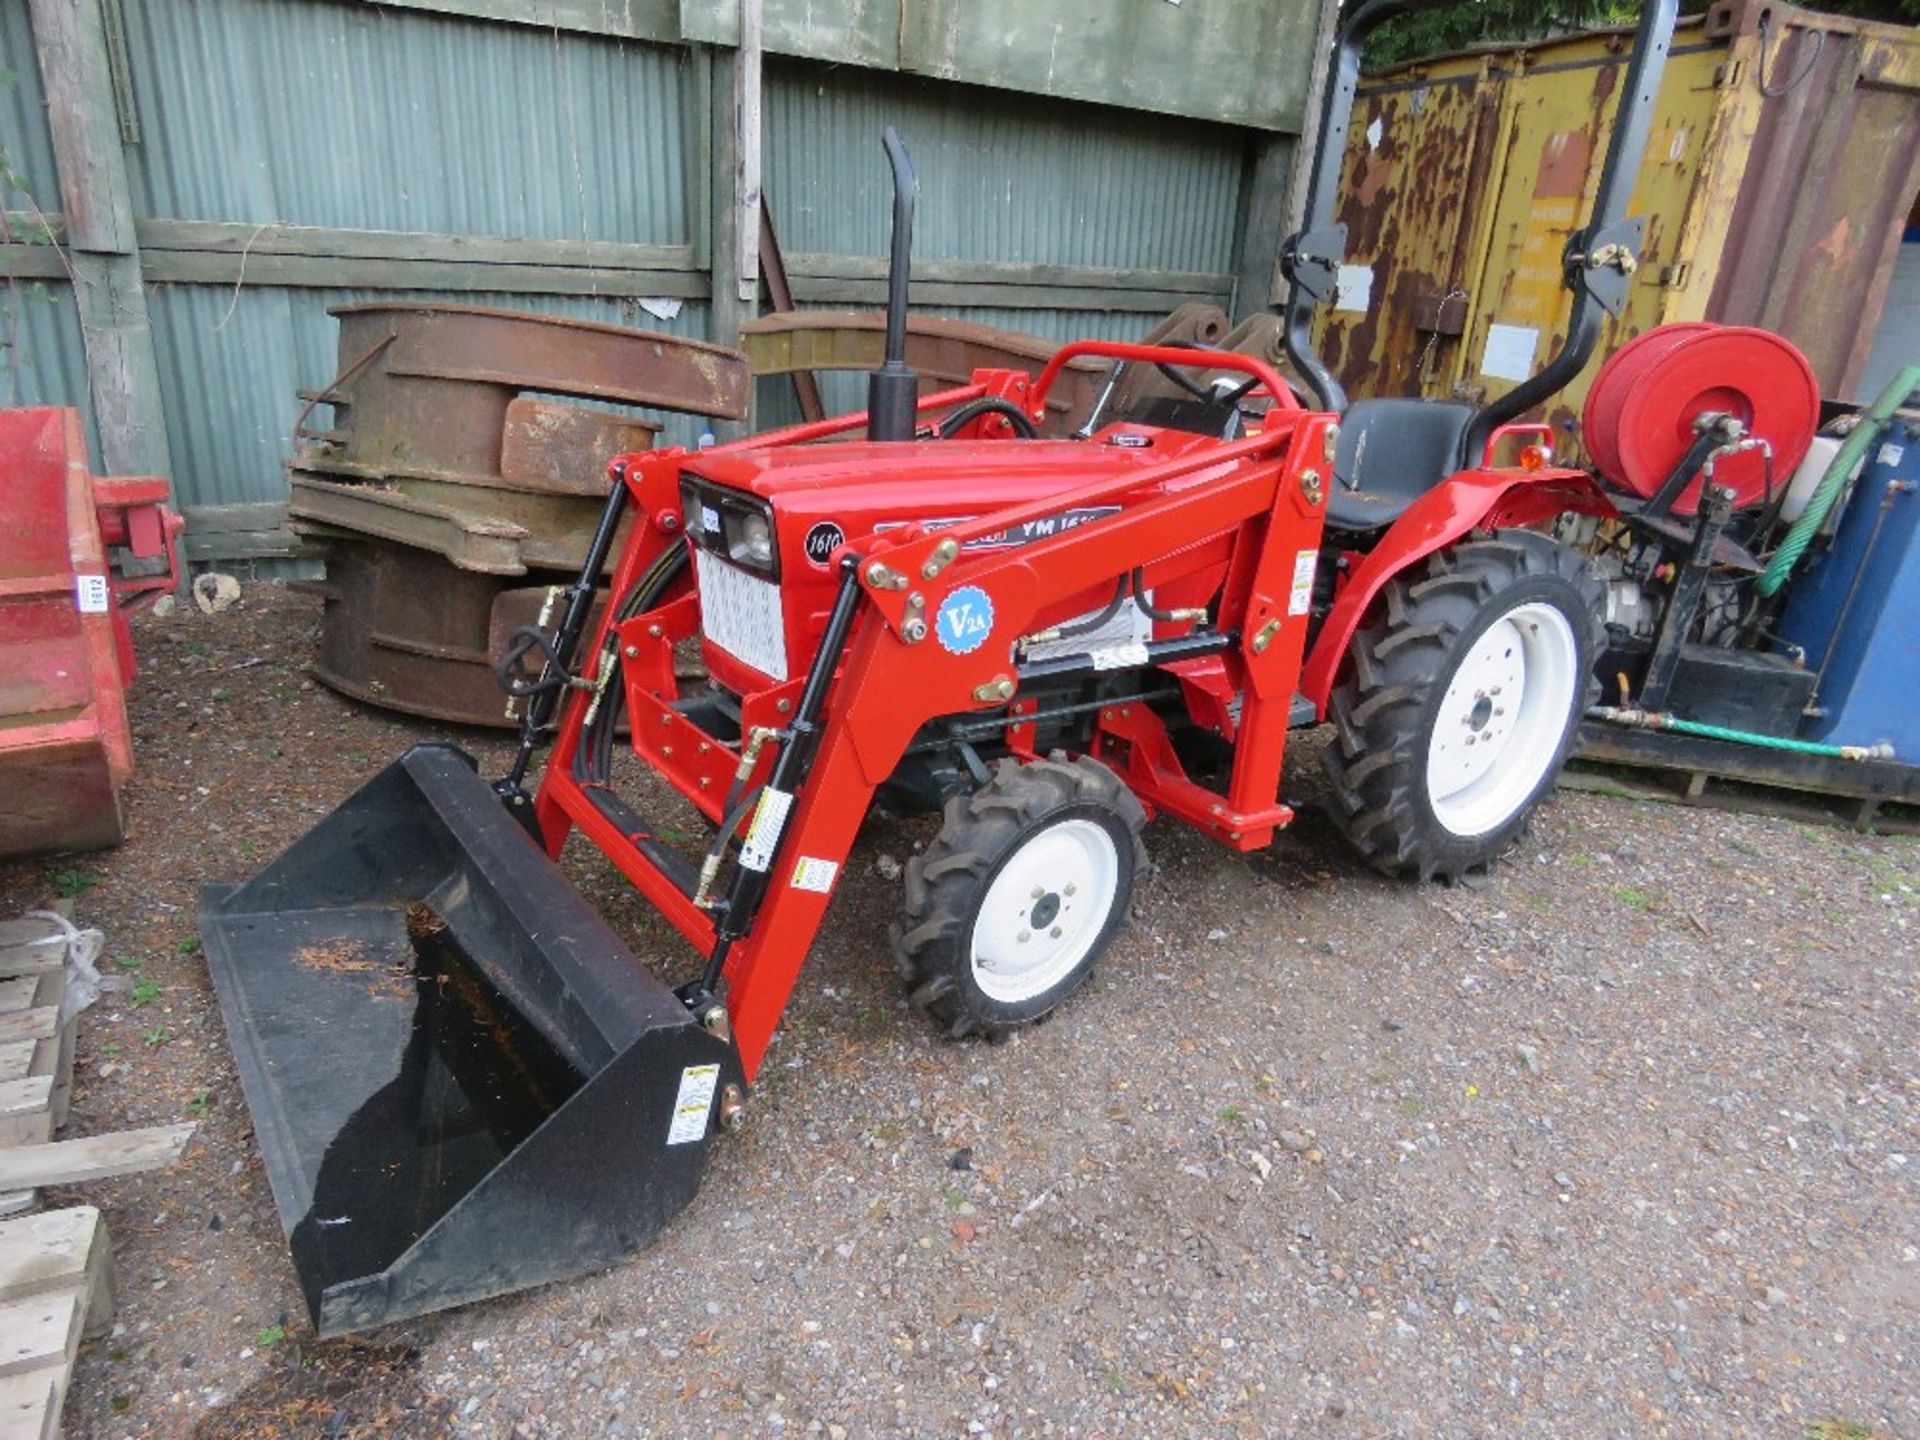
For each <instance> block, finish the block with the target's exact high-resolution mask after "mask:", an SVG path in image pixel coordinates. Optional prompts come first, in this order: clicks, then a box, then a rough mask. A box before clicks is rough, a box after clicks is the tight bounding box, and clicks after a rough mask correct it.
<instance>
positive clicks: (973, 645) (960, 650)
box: [933, 585, 993, 655]
mask: <svg viewBox="0 0 1920 1440" xmlns="http://www.w3.org/2000/svg"><path fill="white" fill-rule="evenodd" d="M933 633H934V636H935V637H936V638H937V639H938V640H939V641H940V648H941V649H943V650H945V651H947V652H948V653H950V654H953V655H971V654H972V653H973V652H974V651H976V650H978V649H979V648H980V647H981V646H982V645H984V644H986V643H987V636H989V635H991V634H992V633H993V600H992V597H990V596H989V595H988V594H987V592H986V591H984V590H982V589H981V588H980V587H979V586H978V585H962V586H961V587H960V588H959V589H958V590H955V591H954V592H953V593H952V594H951V595H949V596H947V598H946V599H944V600H942V601H941V602H940V608H939V610H938V611H936V612H935V614H934V617H933Z"/></svg>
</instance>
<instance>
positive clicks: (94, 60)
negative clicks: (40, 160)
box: [28, 0, 172, 475]
mask: <svg viewBox="0 0 1920 1440" xmlns="http://www.w3.org/2000/svg"><path fill="white" fill-rule="evenodd" d="M28 10H29V13H30V15H31V17H32V20H33V35H34V49H35V51H36V52H37V53H38V56H39V61H40V82H41V86H42V88H43V89H44V90H45V92H46V97H47V120H48V125H49V128H50V129H51V131H52V135H53V158H54V164H55V167H56V168H57V169H58V171H59V173H60V208H61V210H62V211H63V212H65V217H66V233H67V245H66V255H67V263H68V264H69V265H70V266H71V268H72V274H73V288H74V301H75V304H76V307H77V308H78V310H79V314H80V334H81V338H82V339H83V341H84V342H85V344H86V354H87V390H88V393H89V395H90V396H91V398H92V402H93V418H94V423H95V425H96V426H97V427H98V429H99V432H100V466H101V470H102V471H103V473H105V474H109V475H165V474H169V473H170V472H171V469H172V463H171V458H170V456H169V454H168V449H167V422H166V411H165V409H164V407H163V406H162V403H161V398H160V365H159V361H158V360H157V358H156V356H155V353H154V347H153V328H152V326H151V324H150V323H149V321H148V318H147V293H146V287H145V285H144V284H143V282H142V280H141V278H140V247H139V245H138V243H137V242H136V241H135V239H134V234H133V191H132V188H131V186H130V185H129V184H128V182H127V157H126V152H125V150H124V149H123V148H122V142H121V137H120V120H119V116H118V115H117V114H116V113H115V110H114V101H113V96H114V85H113V71H112V66H111V65H110V63H109V61H108V57H107V32H106V22H105V20H104V18H103V17H102V14H101V10H100V0H28Z"/></svg>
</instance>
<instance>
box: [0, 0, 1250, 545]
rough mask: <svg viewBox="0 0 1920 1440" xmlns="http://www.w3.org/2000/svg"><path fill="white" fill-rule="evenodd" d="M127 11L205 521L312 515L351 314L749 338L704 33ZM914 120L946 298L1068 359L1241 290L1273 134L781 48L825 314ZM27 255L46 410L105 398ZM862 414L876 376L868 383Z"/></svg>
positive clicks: (783, 159) (684, 425)
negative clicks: (311, 485) (243, 509)
mask: <svg viewBox="0 0 1920 1440" xmlns="http://www.w3.org/2000/svg"><path fill="white" fill-rule="evenodd" d="M109 13H110V14H111V13H118V14H122V15H124V19H125V30H124V51H123V58H124V70H123V73H124V75H125V77H126V82H127V83H126V85H125V86H124V87H123V89H122V93H121V94H120V96H119V97H118V99H119V102H120V109H119V120H120V126H121V130H122V134H123V137H124V138H125V139H126V141H127V145H126V153H127V156H128V168H129V181H130V185H131V189H132V195H133V202H134V212H135V226H136V231H137V233H138V236H139V242H140V246H141V252H142V255H141V258H142V268H143V271H144V273H145V275H146V278H147V286H146V288H147V302H148V307H149V313H150V316H151V323H152V330H153V335H154V343H155V347H156V351H157V354H158V360H159V366H160V372H161V379H160V388H161V392H162V400H163V405H164V412H165V418H166V427H167V438H168V444H169V449H170V453H171V461H172V475H173V480H174V484H175V489H176V496H177V499H178V501H179V502H180V503H181V504H183V505H184V506H185V507H187V508H188V509H189V511H192V510H194V509H196V508H198V507H205V506H225V505H245V504H261V503H264V502H278V501H282V500H284V498H285V495H286V488H285V480H284V476H283V474H282V471H281V468H280V463H279V462H280V460H281V457H282V456H283V455H284V453H285V451H286V447H287V435H288V431H289V429H290V427H291V424H292V421H293V418H294V415H295V413H296V412H297V410H298V408H299V402H298V401H297V399H296V398H295V391H296V390H298V389H314V388H318V387H319V386H321V385H323V384H324V383H325V382H326V381H327V380H328V379H329V377H330V376H331V375H332V374H333V372H334V369H335V363H336V362H335V340H334V325H333V322H332V321H331V319H329V317H328V316H327V314H326V311H327V309H328V307H330V306H334V305H338V304H342V303H347V302H350V301H355V300H367V299H378V298H382V297H386V298H392V297H394V296H396V295H400V296H402V297H404V298H428V297H443V298H447V299H458V300H463V301H467V302H470V303H479V304H487V305H501V306H509V307H515V308H525V309H532V310H541V311H546V312H548V313H554V314H561V315H568V316H575V317H579V318H583V319H594V320H601V321H610V322H613V323H625V324H632V325H636V326H639V327H642V328H650V329H664V330H669V331H672V332H674V333H678V334H687V335H693V336H697V337H702V338H721V339H730V338H731V337H730V336H729V337H712V336H709V335H708V330H709V328H710V307H709V305H708V304H707V303H706V300H707V296H708V293H709V287H710V284H711V282H710V279H709V262H710V254H711V242H710V234H711V231H712V226H713V223H714V222H713V216H714V215H715V213H716V211H715V207H716V205H724V204H725V203H726V201H725V199H724V197H723V198H721V199H719V200H716V198H715V196H714V195H713V193H712V192H713V189H714V182H713V180H712V178H711V176H712V169H711V163H712V162H711V157H710V155H709V153H708V144H709V132H710V129H711V125H712V119H711V117H712V115H713V113H714V109H715V107H714V105H713V100H712V89H711V87H712V85H713V83H714V80H713V76H714V62H713V61H712V59H711V55H710V52H708V51H706V50H704V49H703V48H701V47H697V46H694V47H688V46H676V45H665V44H654V43H648V42H643V41H636V40H631V39H621V38H619V37H616V36H609V35H606V34H589V33H581V32H573V31H568V30H565V29H559V28H537V27H533V26H528V25H516V24H508V23H495V22H492V21H487V20H477V19H470V18H464V17H460V16H449V15H443V14H438V13H434V12H432V11H430V10H419V9H406V8H393V7H389V6H383V5H368V4H360V3H341V0H197V3H193V4H174V3H168V4H125V5H123V6H119V7H110V9H109ZM0 43H4V65H5V67H6V68H7V69H8V70H10V71H12V72H13V73H12V76H11V78H10V80H9V81H8V83H6V84H5V85H4V86H0V145H4V146H5V147H6V149H7V152H8V154H9V155H10V156H11V157H12V162H13V164H14V167H15V169H17V170H19V171H20V172H21V173H22V174H24V175H25V176H26V177H27V181H28V184H29V185H30V187H31V189H32V191H33V194H34V196H35V197H36V200H37V201H38V203H39V204H40V205H41V206H42V207H43V208H45V209H47V210H49V211H54V210H56V209H57V206H58V196H59V186H58V184H57V177H56V175H55V172H54V159H53V152H52V149H51V147H50V144H49V139H48V133H47V125H46V115H45V101H44V99H43V97H42V95H41V91H40V85H39V76H38V72H37V62H36V59H35V56H34V52H33V46H32V36H31V33H30V28H29V25H28V20H27V4H26V0H0ZM888 122H892V123H895V124H897V125H899V126H900V127H901V129H902V131H903V133H904V134H905V135H906V136H907V139H908V141H909V143H910V144H911V146H912V148H913V151H914V156H915V160H916V163H917V166H918V169H919V174H920V183H921V192H922V201H921V206H920V212H919V228H918V232H917V235H916V246H915V258H916V264H917V268H918V267H926V266H931V267H933V270H934V272H935V273H934V274H933V275H931V276H925V275H923V276H919V277H917V280H916V298H917V301H918V303H919V304H920V305H921V306H922V307H923V308H925V309H927V310H928V311H931V312H933V313H941V314H953V315H959V316H962V317H964V318H967V319H972V320H978V321H982V322H984V323H988V324H995V325H1001V326H1006V327H1009V328H1016V329H1022V330H1026V331H1029V332H1032V333H1034V334H1038V335H1041V336H1044V337H1047V338H1050V339H1058V340H1065V339H1069V338H1077V337H1080V336H1087V335H1093V336H1105V337H1112V338H1122V337H1133V336H1137V335H1139V334H1140V333H1142V332H1143V331H1144V330H1145V329H1146V328H1147V327H1148V326H1150V325H1151V324H1152V323H1154V321H1155V319H1157V318H1158V316H1159V315H1163V314H1164V313H1165V312H1166V311H1167V310H1169V309H1171V308H1172V307H1173V306H1174V305H1175V304H1178V303H1180V302H1181V301H1182V300H1185V299H1211V300H1213V301H1214V302H1215V303H1220V304H1227V303H1229V302H1230V300H1231V298H1232V291H1233V285H1234V279H1233V277H1234V274H1235V272H1236V267H1237V266H1238V264H1239V255H1238V238H1237V237H1238V236H1239V234H1240V232H1241V230H1242V228H1243V226H1242V216H1243V211H1244V208H1245V204H1246V198H1245V197H1246V192H1247V188H1248V185H1249V183H1250V176H1251V161H1252V157H1253V154H1254V145H1255V137H1254V136H1253V135H1252V133H1251V132H1249V131H1246V130H1242V129H1238V128H1235V127H1232V126H1227V125H1220V124H1214V123H1209V122H1205V121H1196V120H1184V119H1178V118H1174V117H1170V116H1165V115H1155V116H1151V117H1149V116H1146V115H1143V114H1141V113H1139V112H1133V111H1127V110H1121V109H1116V108H1113V107H1108V106H1102V105H1093V104H1086V103H1080V102H1070V101H1061V100H1057V99H1047V98H1044V97H1039V96H1027V95H1021V94H1018V93H1015V92H1009V91H1006V90H989V89H985V88H981V87H976V86H969V85H963V84H958V83H953V82H948V81H939V80H931V79H926V78H921V77H914V76H903V75H896V74H888V73H883V72H875V71H863V70H858V69H852V68H844V67H836V66H828V65H823V64H818V63H815V62H811V61H801V60H789V59H780V58H770V59H769V61H768V63H767V68H766V79H765V118H764V149H763V155H764V166H765V189H766V193H767V195H768V197H769V200H770V203H771V205H772V207H773V211H774V215H775V219H776V223H777V224H778V226H779V229H780V236H781V241H782V245H783V248H784V249H785V251H786V252H787V254H788V256H789V262H790V265H791V267H792V268H793V270H794V271H795V288H796V291H797V292H799V293H800V295H801V299H802V302H803V303H806V304H836V305H842V306H844V305H846V304H848V303H854V304H875V303H878V299H879V295H880V290H881V285H880V280H879V273H880V271H879V266H880V263H881V262H880V257H881V256H883V254H884V252H885V249H886V242H887V223H888V218H889V213H890V209H889V198H890V196H889V190H888V178H887V172H886V169H885V166H884V162H883V160H882V156H881V152H880V147H879V132H880V129H881V126H882V125H883V124H885V123H888ZM6 203H7V204H8V205H9V206H10V208H12V209H13V210H16V211H17V210H18V209H19V208H20V205H21V201H20V198H19V197H18V196H17V195H16V196H13V197H10V198H9V199H8V201H7V202H6ZM399 232H405V233H399ZM416 240H418V241H419V243H418V244H416V243H414V242H415V241H416ZM469 242H472V243H473V244H474V245H478V246H479V247H480V251H479V252H476V253H477V254H478V255H479V259H478V260H477V261H476V260H475V259H473V258H472V257H470V256H469V255H468V252H467V250H466V249H465V248H462V247H465V246H467V245H468V243H469ZM523 251H524V254H523V253H522V252H523ZM0 262H4V263H5V264H8V265H10V266H11V267H12V269H13V270H14V272H16V273H19V272H20V271H21V270H22V267H27V269H26V273H28V274H40V275H42V276H43V279H42V282H41V283H42V284H43V285H44V289H45V291H46V294H47V298H46V299H44V300H41V301H38V302H36V303H35V305H34V306H33V307H31V311H30V315H29V317H28V319H27V321H26V323H25V325H24V327H23V334H22V342H21V345H20V354H19V355H18V356H17V357H16V362H15V364H14V365H13V367H12V368H13V369H14V370H15V371H16V372H17V373H18V376H19V381H20V384H19V390H20V394H21V398H22V399H23V400H34V401H41V402H58V403H69V404H77V405H80V406H82V407H83V408H84V407H85V406H86V404H87V390H86V371H85V368H84V356H83V353H82V351H81V348H80V344H79V339H80V330H79V325H78V321H77V320H76V318H75V315H74V311H73V306H72V298H71V295H70V293H69V290H68V286H67V285H66V283H65V280H64V278H63V276H62V275H61V273H60V272H59V271H58V270H57V269H50V268H48V266H47V263H46V257H44V256H42V257H32V256H23V254H22V252H21V249H20V248H19V247H15V248H14V249H13V250H12V251H11V252H6V253H0ZM35 264H38V265H39V266H40V270H39V271H34V270H33V269H32V268H31V267H32V266H33V265H35ZM943 266H944V267H945V269H942V268H941V267H943ZM1032 267H1054V268H1052V269H1048V270H1045V271H1034V270H1032ZM610 292H611V293H610ZM653 296H660V297H674V298H676V299H678V301H679V302H680V307H681V308H680V310H679V313H678V315H677V316H676V317H675V318H673V319H672V320H669V321H663V320H659V319H656V318H655V317H654V316H653V315H651V314H648V313H645V312H644V311H643V310H642V309H641V308H640V301H641V300H643V299H646V298H649V297H653ZM781 389H782V387H766V393H768V394H769V395H774V394H776V393H777V392H779V391H780V390H781ZM829 395H830V397H831V398H833V399H836V400H841V401H844V402H846V403H849V404H857V403H859V398H860V391H859V388H858V385H857V383H854V382H850V381H849V382H845V383H843V382H840V381H835V382H833V383H831V384H830V386H829ZM779 413H780V403H779V401H778V400H777V399H776V400H775V401H774V404H773V408H772V412H771V413H770V415H769V417H768V418H770V419H771V418H777V416H778V414H779ZM698 428H699V426H698V424H697V422H686V421H681V422H678V423H675V424H674V425H673V426H672V427H671V428H670V430H669V432H668V435H667V437H666V438H667V440H669V441H681V442H685V441H689V440H691V439H692V438H694V434H695V432H696V430H697V429H698Z"/></svg>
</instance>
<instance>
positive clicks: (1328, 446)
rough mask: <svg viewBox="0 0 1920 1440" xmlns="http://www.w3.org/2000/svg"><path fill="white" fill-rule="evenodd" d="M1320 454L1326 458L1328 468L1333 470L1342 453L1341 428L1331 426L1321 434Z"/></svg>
mask: <svg viewBox="0 0 1920 1440" xmlns="http://www.w3.org/2000/svg"><path fill="white" fill-rule="evenodd" d="M1320 453H1321V454H1322V455H1324V456H1325V457H1326V461H1327V468H1328V469H1332V468H1333V462H1334V459H1335V457H1336V456H1338V455H1339V453H1340V427H1339V426H1338V425H1329V426H1327V428H1326V429H1325V430H1322V431H1321V432H1320Z"/></svg>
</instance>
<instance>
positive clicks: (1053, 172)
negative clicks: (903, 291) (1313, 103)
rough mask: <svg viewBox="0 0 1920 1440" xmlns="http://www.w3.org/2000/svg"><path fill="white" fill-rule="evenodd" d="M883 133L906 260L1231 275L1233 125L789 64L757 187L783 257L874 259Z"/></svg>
mask: <svg viewBox="0 0 1920 1440" xmlns="http://www.w3.org/2000/svg"><path fill="white" fill-rule="evenodd" d="M889 124H892V125H896V126H898V127H899V130H900V133H901V135H902V136H903V137H905V139H906V140H907V142H908V144H909V146H910V147H911V148H912V151H913V160H914V170H915V172H916V174H917V176H918V178H919V181H920V204H919V209H918V214H917V216H916V221H915V232H914V242H915V243H914V258H915V260H917V261H928V260H1010V261H1026V262H1030V263H1046V264H1050V265H1097V266H1103V267H1108V268H1114V269H1136V268H1137V269H1152V270H1188V271H1212V272H1224V271H1226V270H1228V269H1230V268H1232V264H1233V251H1234V237H1235V232H1236V223H1235V222H1236V211H1237V207H1238V205H1239V202H1240V190H1241V182H1242V177H1243V172H1244V170H1245V164H1246V157H1245V148H1244V144H1243V142H1242V141H1241V138H1240V135H1239V133H1238V132H1237V131H1234V130H1232V129H1229V128H1228V127H1226V126H1220V125H1208V124H1205V123H1203V122H1200V121H1192V120H1177V119H1174V118H1172V117H1170V116H1162V117H1156V118H1155V119H1154V120H1153V121H1152V122H1151V124H1145V123H1142V117H1141V116H1139V115H1138V114H1134V113H1132V112H1129V111H1125V110H1112V109H1108V108H1107V107H1105V106H1099V105H1077V104H1063V103H1061V102H1060V101H1057V100H1047V99H1043V98H1038V97H1031V96H1022V95H1012V94H1008V93H1007V92H1005V91H1000V90H985V89H980V88H977V87H974V86H964V85H953V84H944V83H941V82H938V81H927V80H914V79H911V78H908V77H904V76H891V75H883V74H879V73H875V72H854V73H851V74H849V73H845V72H835V71H832V70H829V69H828V68H827V67H825V66H820V65H809V64H804V63H801V62H796V61H789V62H784V63H778V64H774V65H770V66H769V67H768V71H767V86H766V141H765V156H766V158H765V185H766V192H767V197H768V200H769V201H770V203H771V204H772V206H773V210H774V215H775V218H776V220H777V222H778V224H779V227H780V243H781V245H782V247H783V248H785V249H786V250H789V251H829V252H840V253H848V254H865V255H879V254H884V253H885V252H886V248H887V239H888V225H889V222H890V221H891V219H892V208H891V207H892V200H893V189H892V184H893V182H892V176H891V173H890V172H889V171H888V170H887V168H886V165H885V162H884V160H883V158H882V155H881V150H880V132H881V129H882V127H884V126H886V125H889Z"/></svg>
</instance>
